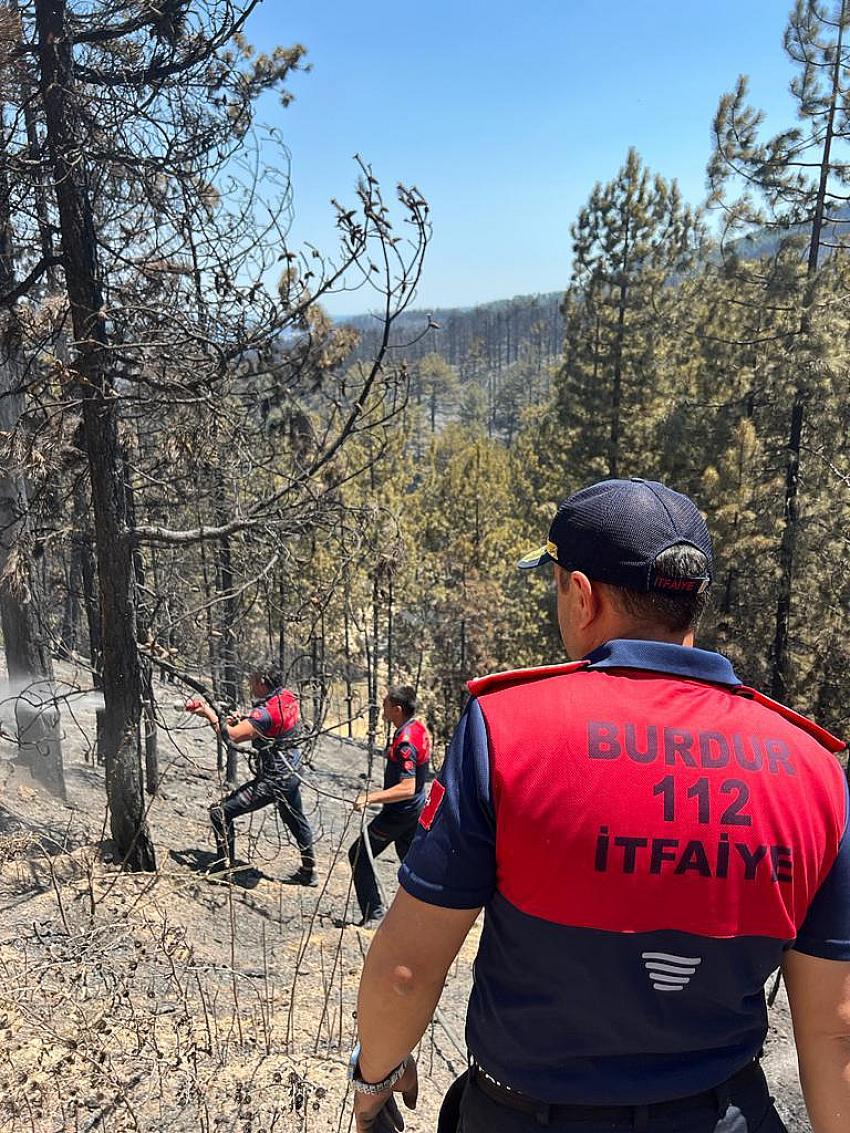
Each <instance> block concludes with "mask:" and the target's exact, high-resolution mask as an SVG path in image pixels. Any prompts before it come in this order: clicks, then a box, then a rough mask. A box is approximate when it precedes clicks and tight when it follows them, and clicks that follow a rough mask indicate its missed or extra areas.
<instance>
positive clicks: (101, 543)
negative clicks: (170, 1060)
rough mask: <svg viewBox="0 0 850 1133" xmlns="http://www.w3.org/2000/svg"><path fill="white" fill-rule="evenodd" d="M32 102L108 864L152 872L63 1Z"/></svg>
mask: <svg viewBox="0 0 850 1133" xmlns="http://www.w3.org/2000/svg"><path fill="white" fill-rule="evenodd" d="M35 13H36V25H37V29H38V39H39V53H40V63H41V76H40V86H41V98H42V104H43V106H44V113H45V121H46V125H47V148H48V153H49V160H50V168H51V174H52V177H53V184H54V191H55V193H56V202H57V206H58V211H59V230H60V233H61V239H62V255H63V259H64V264H63V266H64V272H65V284H66V289H67V295H68V300H69V303H70V308H71V319H72V325H73V330H74V338H75V340H76V341H75V350H74V353H75V364H76V369H77V370H78V372H79V375H80V379H81V382H82V386H83V431H84V439H85V448H86V455H87V458H88V465H89V475H90V477H91V491H92V505H93V510H94V522H95V543H96V550H97V566H98V577H99V581H100V597H101V624H102V630H103V695H104V701H105V711H104V713H103V726H102V728H101V729H100V732H99V737H98V742H99V744H100V745H101V753H102V757H103V760H104V762H105V764H106V790H107V796H108V799H109V811H110V826H111V832H112V837H113V839H114V842H115V846H116V850H117V857H118V859H119V860H120V861H121V863H122V864H123V865H124V866H125V867H126V868H128V869H132V870H140V869H141V870H152V869H155V868H156V858H155V855H154V848H153V843H152V842H151V839H150V835H149V833H148V827H147V820H146V816H145V802H144V788H143V782H142V769H141V765H140V760H139V751H138V743H137V735H138V728H139V717H140V713H141V692H142V689H141V673H140V668H139V657H138V652H137V649H136V609H135V601H134V597H135V595H134V587H135V579H134V577H133V552H132V541H131V533H130V531H129V529H128V525H127V500H126V493H125V486H124V477H123V474H122V466H121V453H120V448H119V442H118V398H117V394H116V389H115V386H114V384H113V381H112V374H111V368H110V352H109V341H108V336H107V330H106V320H105V317H104V304H103V293H102V289H101V283H100V278H99V269H98V263H97V240H96V236H95V228H94V214H93V210H92V202H91V199H90V195H89V187H88V176H87V171H86V161H85V153H84V149H83V146H82V133H81V130H80V124H79V119H78V112H77V107H76V105H75V83H74V66H73V46H72V43H71V38H70V32H69V29H68V27H67V25H66V19H65V16H66V11H65V0H36V3H35Z"/></svg>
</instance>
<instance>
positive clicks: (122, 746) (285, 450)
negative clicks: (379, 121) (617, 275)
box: [2, 0, 428, 869]
mask: <svg viewBox="0 0 850 1133" xmlns="http://www.w3.org/2000/svg"><path fill="white" fill-rule="evenodd" d="M254 7H256V0H246V2H244V3H234V2H231V0H206V2H204V3H200V4H197V5H192V6H191V7H190V6H189V5H188V4H179V5H177V6H176V7H175V8H173V9H169V11H170V13H171V14H170V16H169V17H168V19H165V17H164V16H163V13H162V12H161V11H160V10H159V9H158V8H155V7H154V6H152V5H148V4H144V3H138V4H135V3H132V4H126V3H118V2H117V0H103V2H101V3H95V4H91V3H74V2H72V0H34V2H33V4H32V5H27V6H24V7H23V8H22V10H21V17H22V24H21V31H20V40H19V44H18V46H17V48H16V51H15V54H16V58H17V59H18V61H19V66H20V67H21V69H22V70H23V72H24V73H25V75H26V76H27V81H28V83H29V86H30V89H31V90H33V91H37V92H38V95H37V98H35V99H33V100H31V101H30V103H29V104H28V105H29V113H30V118H34V126H33V129H34V131H35V136H36V140H37V141H39V140H40V144H37V145H36V146H35V147H33V146H32V145H31V144H30V139H29V135H28V134H27V126H28V125H29V124H31V123H28V121H27V120H26V119H25V117H24V116H23V115H22V114H21V115H18V120H17V121H16V128H17V130H18V132H19V134H20V147H19V148H20V152H21V153H22V154H24V155H25V156H24V157H23V158H20V157H19V158H18V160H17V162H16V164H15V165H14V173H15V177H16V185H17V192H18V195H19V196H20V198H21V200H22V202H24V203H25V205H26V208H25V211H24V215H25V216H27V217H28V218H29V229H30V231H29V236H30V242H29V246H30V248H31V249H32V250H31V253H30V256H29V259H28V260H27V262H26V263H25V265H24V268H25V275H22V277H21V282H20V283H19V284H17V285H12V284H10V285H9V286H8V287H7V288H6V290H5V292H4V293H3V295H2V299H3V301H4V303H5V305H7V306H8V305H11V304H12V303H13V302H14V301H15V299H16V298H17V297H18V296H19V295H22V294H28V295H30V296H36V297H38V296H39V295H40V294H41V293H42V292H43V288H44V285H45V282H46V279H47V277H48V273H49V272H50V271H51V269H52V268H53V267H54V266H55V258H56V257H58V258H59V259H60V260H61V265H62V271H63V275H64V287H63V303H64V309H65V312H66V315H67V318H65V319H64V323H63V326H64V333H65V334H66V336H67V349H66V350H64V351H63V352H58V351H57V352H56V356H55V357H54V359H53V365H52V367H48V369H47V372H45V367H44V366H34V367H32V376H31V384H30V387H29V392H30V394H31V395H34V394H37V395H38V397H39V398H40V401H39V404H40V407H41V411H42V416H43V421H44V428H45V436H48V435H50V430H51V429H52V430H53V432H54V433H55V432H56V430H57V429H58V430H59V431H60V432H61V431H62V429H63V428H64V429H65V434H67V428H65V425H64V422H67V421H69V420H70V421H71V422H74V421H76V423H77V424H76V426H75V428H76V432H74V433H73V437H74V442H75V443H74V444H73V445H72V446H71V447H72V448H73V447H76V448H78V449H79V450H80V451H82V452H83V453H84V454H85V459H86V463H87V468H88V478H89V482H90V491H91V501H92V509H93V513H94V541H95V549H96V558H97V568H98V580H99V591H100V609H101V615H102V618H101V626H100V635H101V648H102V670H103V677H102V680H103V690H104V697H105V702H106V710H105V713H104V717H103V726H102V729H101V734H100V738H99V742H100V749H101V755H102V757H103V759H104V761H105V763H106V769H107V790H108V796H109V804H110V813H111V824H112V834H113V838H114V840H115V843H116V846H117V849H118V854H119V857H120V860H121V861H123V862H124V863H125V864H126V865H127V866H128V867H130V868H136V869H138V868H141V869H148V868H152V867H153V866H154V864H155V859H154V853H153V847H152V845H151V842H150V838H149V835H148V832H147V827H146V822H145V804H144V794H143V790H142V774H141V764H140V759H139V724H140V704H141V700H142V685H143V681H142V670H141V668H140V658H139V648H138V646H139V644H140V642H139V637H140V626H139V618H138V612H139V609H140V601H141V599H142V598H143V599H144V609H145V617H144V621H145V626H144V632H143V633H142V634H141V636H142V637H143V638H144V642H143V644H144V651H145V652H146V653H147V654H148V655H153V654H155V652H156V649H157V648H158V647H159V648H161V644H160V642H159V636H160V634H163V635H165V636H167V638H168V641H169V646H168V648H169V649H170V650H174V649H177V650H179V648H180V638H181V635H182V638H183V642H184V643H185V645H186V646H187V647H191V646H192V645H194V644H195V643H196V642H197V639H198V634H197V633H195V632H193V631H192V622H193V617H194V615H193V610H192V602H191V598H188V599H187V600H185V601H184V602H183V606H184V609H183V612H182V613H181V614H178V615H177V617H178V618H179V619H182V624H181V625H180V626H179V627H176V626H175V624H174V621H175V618H174V610H173V604H172V606H171V608H170V609H169V612H168V614H167V615H166V614H165V612H164V611H165V610H166V604H165V603H164V602H162V601H161V597H162V596H161V595H160V594H157V593H153V594H148V593H146V592H147V590H148V589H149V583H148V578H149V577H152V575H151V572H149V571H147V570H146V569H145V563H146V559H147V558H150V557H151V555H152V554H153V550H154V549H155V548H158V549H159V550H158V552H157V553H158V570H159V571H160V573H162V571H163V570H168V571H169V572H170V573H171V574H172V575H173V576H175V577H180V578H183V579H185V582H186V590H187V592H188V593H189V595H191V593H192V592H194V591H195V590H196V588H197V581H198V578H199V575H200V574H201V566H202V564H201V562H200V557H199V556H200V549H201V548H202V546H203V545H204V544H206V543H210V542H212V543H214V544H215V545H216V546H217V547H219V548H221V552H219V553H217V554H216V556H215V559H216V561H217V562H218V563H219V564H221V563H222V562H223V561H224V559H228V560H229V564H230V569H229V571H221V570H220V571H219V579H218V582H219V585H218V587H217V589H216V592H215V594H214V595H213V599H212V600H213V602H214V603H215V604H216V605H217V606H220V607H222V608H224V609H225V610H226V611H227V618H228V619H230V621H231V622H232V621H233V620H234V618H235V617H236V616H239V615H241V614H245V615H246V616H248V615H249V614H250V606H249V604H248V601H247V597H248V596H249V595H250V594H251V592H252V587H255V586H256V585H257V584H258V583H259V581H260V580H262V579H263V578H265V577H266V575H267V574H268V573H269V571H271V570H273V569H274V567H275V564H276V563H278V562H280V561H284V560H292V559H293V557H297V552H296V551H295V550H294V549H293V548H294V547H295V544H296V543H297V542H298V540H300V539H303V538H304V537H305V536H306V535H307V534H308V533H309V532H310V531H311V530H314V529H315V528H316V527H317V526H322V525H323V523H324V522H325V520H324V518H323V517H324V516H325V515H326V514H327V513H328V510H329V509H330V510H333V509H334V508H336V507H337V506H338V493H339V487H340V485H341V484H343V483H344V482H345V481H346V480H348V479H351V478H352V477H356V476H357V475H359V474H361V473H362V472H363V470H364V469H365V468H367V467H368V466H369V464H370V463H371V462H372V461H374V460H375V459H378V458H379V456H380V454H381V452H382V449H383V446H384V444H385V440H384V438H385V437H386V435H387V433H388V430H389V428H390V425H391V422H392V420H393V417H394V415H395V414H396V413H397V412H398V411H399V409H400V408H401V406H402V405H403V402H404V396H405V377H404V374H403V372H396V371H394V370H392V369H391V368H390V367H388V366H387V365H386V361H385V355H386V349H387V343H388V341H389V336H390V331H391V327H392V323H393V321H394V320H395V319H396V318H397V317H398V315H399V314H400V313H401V312H403V311H404V309H405V308H406V306H407V305H408V303H409V302H410V300H411V299H412V297H413V294H414V287H415V284H416V280H417V278H418V273H419V270H420V266H421V260H422V254H423V251H424V246H425V242H426V239H427V235H428V219H427V206H426V204H425V202H424V200H423V199H422V198H421V196H420V195H419V193H418V192H417V191H416V190H409V189H405V188H400V189H399V193H398V196H399V201H400V204H401V208H402V212H403V217H404V220H405V221H406V222H407V223H409V225H410V237H409V238H404V239H403V238H402V237H401V236H400V235H399V234H397V233H396V232H395V231H394V229H393V227H392V225H391V222H390V215H389V210H388V208H387V207H386V205H385V203H384V200H383V198H382V195H381V191H380V186H379V185H378V182H377V180H376V179H375V178H374V176H373V175H372V172H371V170H370V169H369V168H368V166H366V165H365V163H361V178H360V182H359V185H358V190H357V193H358V200H357V202H356V204H355V206H354V207H353V208H352V209H346V208H343V207H342V206H341V205H336V206H335V207H336V210H337V222H338V226H339V231H340V250H339V254H338V255H337V257H336V258H335V259H334V260H325V259H323V258H322V257H321V255H320V254H319V253H318V251H316V250H314V249H309V248H308V249H307V250H306V252H301V253H296V252H293V251H290V250H289V249H288V247H287V241H286V236H287V230H288V223H289V183H288V167H287V164H286V161H285V150H284V149H283V147H282V146H281V145H280V144H279V139H277V138H275V136H274V135H272V134H262V133H261V132H260V131H258V130H257V129H256V128H255V127H254V123H253V104H254V101H255V100H256V98H257V96H258V95H259V94H261V93H263V92H264V91H268V90H277V91H279V92H280V93H281V96H282V97H283V99H284V101H285V100H286V99H287V98H288V95H287V94H286V92H285V91H284V90H283V86H282V84H283V83H284V81H285V79H286V76H287V75H288V74H289V72H290V71H291V70H292V69H293V68H294V67H297V66H298V65H299V63H300V60H301V56H302V49H301V48H300V47H295V48H292V49H289V50H283V49H280V50H277V51H275V52H274V53H272V54H271V55H268V56H263V55H256V54H255V53H254V52H253V50H252V49H251V48H250V46H249V45H248V44H247V42H246V41H245V39H244V37H243V27H244V24H245V20H246V19H247V17H248V16H249V15H250V13H251V11H252V10H253V9H254ZM30 133H32V130H30ZM13 134H14V131H13ZM9 169H10V170H11V169H12V166H11V165H9ZM45 174H47V179H48V181H49V194H48V197H47V202H46V205H43V204H42V203H40V202H42V201H43V197H42V196H41V195H40V194H41V193H42V191H43V188H44V182H45ZM45 208H46V213H47V220H46V222H45V221H43V220H42V218H41V214H42V213H43V212H44V211H45ZM44 223H46V224H47V226H48V229H49V231H50V233H51V234H52V240H53V242H55V243H56V252H55V256H54V253H53V251H52V244H51V242H50V241H48V242H47V243H45V242H44V241H43V240H41V241H39V240H38V239H36V236H37V235H38V233H39V231H40V230H41V228H43V226H44ZM276 277H279V278H280V283H279V285H278V287H277V288H276V289H275V288H274V286H270V284H273V283H274V280H275V278H276ZM357 286H365V287H367V288H373V289H374V290H375V291H376V292H377V293H378V295H379V297H380V303H381V309H380V312H379V321H380V322H381V324H382V325H383V327H384V331H383V334H382V335H381V339H380V341H379V344H378V348H377V351H376V353H375V356H374V358H373V359H372V361H371V363H369V364H365V365H362V366H361V367H359V368H358V370H357V373H356V376H354V377H352V376H348V372H346V375H345V376H343V375H342V363H343V361H344V359H345V358H346V356H347V354H348V353H349V351H350V349H351V347H352V345H353V342H354V336H353V335H352V334H351V333H350V332H344V331H339V330H337V329H336V328H335V327H334V326H333V325H332V324H331V323H330V322H329V321H328V320H327V318H326V317H325V316H324V315H323V313H322V312H321V310H320V308H319V307H318V300H320V299H321V296H322V295H323V294H324V293H325V292H326V291H328V290H330V289H332V288H334V287H346V288H352V287H357ZM63 317H64V316H62V315H61V314H60V317H59V321H60V322H62V321H63ZM57 422H60V423H62V424H60V425H57ZM364 437H368V438H371V441H370V443H368V444H359V445H357V446H356V447H355V448H354V449H352V442H354V441H357V440H361V441H362V439H363V438H364ZM63 443H65V445H66V447H67V443H68V440H67V436H65V439H64V442H63ZM349 449H352V451H356V452H357V454H358V455H357V458H356V459H348V458H347V457H346V454H347V452H348V450H349ZM205 464H206V465H207V466H208V467H211V469H212V472H211V476H210V481H209V482H204V481H203V480H202V479H200V478H199V475H198V469H199V468H202V467H204V465H205ZM60 534H61V532H60ZM225 552H226V554H225ZM223 555H224V559H223V557H222V556H223ZM243 596H244V598H243ZM171 597H174V596H173V595H172V596H171ZM179 601H180V595H179V594H178V595H177V596H176V598H175V602H179ZM200 605H203V603H201V604H200ZM90 636H91V637H92V645H94V635H93V634H92V635H90ZM243 636H244V637H246V638H247V635H243ZM173 641H176V642H177V643H178V644H177V645H172V644H171V642H173ZM246 648H247V642H246ZM235 651H236V650H235V646H234V648H233V649H231V654H232V653H234V652H235ZM231 660H235V659H234V658H231Z"/></svg>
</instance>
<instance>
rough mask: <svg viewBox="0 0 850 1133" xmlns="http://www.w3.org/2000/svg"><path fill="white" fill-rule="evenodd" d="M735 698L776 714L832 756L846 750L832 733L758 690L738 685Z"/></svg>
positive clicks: (844, 745)
mask: <svg viewBox="0 0 850 1133" xmlns="http://www.w3.org/2000/svg"><path fill="white" fill-rule="evenodd" d="M733 691H734V692H735V694H736V695H737V696H741V697H743V698H744V699H745V700H749V701H751V702H752V703H754V704H758V705H760V707H761V708H766V709H767V710H768V711H769V712H774V713H776V715H777V716H781V717H782V719H783V720H785V721H787V722H788V723H789V724H792V725H793V726H794V727H795V728H799V729H800V731H801V732H805V733H806V735H808V736H810V737H811V738H812V739H813V740H816V741H817V743H818V744H820V746H821V747H825V748H826V750H827V751H829V752H832V754H833V755H838V753H839V752H842V751H845V750H846V749H847V744H846V743H845V741H844V740H842V739H839V737H838V736H834V735H833V734H832V732H828V731H827V730H826V728H822V727H821V726H820V724H816V723H815V721H814V720H810V719H809V718H808V716H803V715H801V714H800V713H799V712H795V711H794V709H793V708H789V707H788V706H787V704H781V703H780V702H779V701H778V700H771V698H770V697H769V696H765V694H764V693H763V692H759V691H758V689H755V688H749V687H748V686H747V685H738V687H737V688H736V689H734V690H733Z"/></svg>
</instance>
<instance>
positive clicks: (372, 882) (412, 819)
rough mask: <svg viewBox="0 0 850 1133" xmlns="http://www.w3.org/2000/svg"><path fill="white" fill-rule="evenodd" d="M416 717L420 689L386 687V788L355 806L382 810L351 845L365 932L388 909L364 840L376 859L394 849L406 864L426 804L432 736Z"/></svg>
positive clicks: (365, 795) (366, 795) (366, 794)
mask: <svg viewBox="0 0 850 1133" xmlns="http://www.w3.org/2000/svg"><path fill="white" fill-rule="evenodd" d="M415 715H416V691H415V689H413V688H411V686H410V685H393V686H392V687H391V688H389V689H387V694H386V696H385V697H384V703H383V717H384V720H386V722H387V723H388V724H391V725H392V726H393V728H394V729H395V731H394V732H393V736H392V739H391V740H390V743H389V746H388V747H387V750H386V764H385V765H384V786H383V790H380V791H371V790H370V791H364V792H362V793H361V794H360V795H359V796H358V797H357V799H356V801H355V803H354V809H355V810H363V809H364V808H365V807H367V806H377V805H380V807H381V810H380V812H379V813H378V815H377V816H376V817H375V818H373V819H372V821H371V822H370V823H369V825H368V826H367V828H366V830H365V832H364V834H361V836H360V837H359V838H358V839H357V841H356V842H354V843H352V845H351V847H350V848H349V851H348V860H349V862H350V863H351V869H352V872H353V874H354V891H355V893H356V895H357V903H358V905H359V906H360V914H361V920H360V924H361V925H362V926H363V927H365V928H375V927H377V925H378V924H379V923H380V921H381V918H382V917H383V915H384V906H383V903H382V901H381V895H380V892H379V890H378V883H377V880H376V878H375V871H374V869H373V868H372V863H371V861H370V860H369V853H368V851H367V849H366V845H365V843H364V837H366V836H368V838H369V846H370V848H371V851H372V857H373V858H376V857H377V856H378V855H379V854H382V853H383V852H384V850H386V848H387V846H390V845H394V846H395V851H396V854H397V855H398V860H399V861H400V862H403V861H404V858H405V855H406V854H407V851H408V850H409V849H410V843H411V842H412V841H413V836H414V835H415V833H416V829H417V825H418V823H419V815H420V814H421V812H422V807H423V806H424V804H425V779H426V776H427V774H428V762H429V760H430V758H431V737H430V736H429V735H428V729H427V728H426V727H425V725H424V724H423V723H422V722H421V720H417V719H415Z"/></svg>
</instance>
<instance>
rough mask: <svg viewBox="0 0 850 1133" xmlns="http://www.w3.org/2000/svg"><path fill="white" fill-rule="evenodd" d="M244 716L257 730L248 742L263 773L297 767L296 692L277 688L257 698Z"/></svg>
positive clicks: (297, 724)
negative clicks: (255, 735)
mask: <svg viewBox="0 0 850 1133" xmlns="http://www.w3.org/2000/svg"><path fill="white" fill-rule="evenodd" d="M245 719H246V720H247V721H248V722H249V723H250V725H251V726H252V727H253V728H254V729H255V730H256V731H257V732H259V737H258V738H256V739H254V740H252V741H251V743H252V745H253V747H254V750H255V751H256V752H257V753H258V755H259V759H260V773H261V774H262V775H280V774H288V773H289V772H290V771H293V770H295V769H296V768H297V767H298V765H299V764H300V762H301V753H300V752H299V751H298V749H297V748H296V747H295V746H294V741H295V739H296V738H297V736H298V733H299V724H300V720H301V713H300V710H299V707H298V698H297V697H296V696H295V693H293V692H290V691H289V689H288V688H276V689H275V690H274V691H273V692H270V693H269V695H268V696H266V697H264V698H263V699H262V700H260V701H258V702H257V703H256V704H255V705H254V707H253V708H252V709H251V711H250V712H249V713H248V714H247V716H246V717H245Z"/></svg>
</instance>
